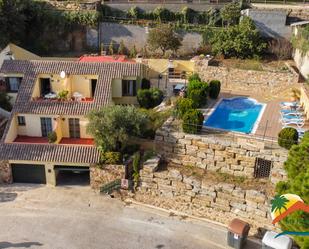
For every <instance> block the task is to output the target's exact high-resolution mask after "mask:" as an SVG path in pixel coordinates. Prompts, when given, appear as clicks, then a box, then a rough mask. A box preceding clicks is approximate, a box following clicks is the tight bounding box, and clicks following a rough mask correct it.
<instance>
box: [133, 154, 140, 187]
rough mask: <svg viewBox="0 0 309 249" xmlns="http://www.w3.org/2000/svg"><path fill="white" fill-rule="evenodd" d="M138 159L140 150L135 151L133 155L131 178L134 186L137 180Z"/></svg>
mask: <svg viewBox="0 0 309 249" xmlns="http://www.w3.org/2000/svg"><path fill="white" fill-rule="evenodd" d="M140 160H141V154H140V152H136V153H135V154H134V156H133V179H134V185H135V187H137V185H138V181H139V166H140Z"/></svg>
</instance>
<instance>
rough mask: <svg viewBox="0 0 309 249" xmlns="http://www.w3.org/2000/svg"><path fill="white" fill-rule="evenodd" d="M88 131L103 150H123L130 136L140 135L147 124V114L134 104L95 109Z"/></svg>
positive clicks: (90, 115) (90, 116)
mask: <svg viewBox="0 0 309 249" xmlns="http://www.w3.org/2000/svg"><path fill="white" fill-rule="evenodd" d="M88 118H89V124H88V126H87V132H89V134H91V135H92V136H93V137H94V141H95V143H96V146H97V147H98V149H99V150H100V151H102V152H106V151H121V150H122V149H124V148H125V147H126V145H127V142H128V140H129V137H130V136H140V135H141V134H142V132H143V129H144V127H145V126H146V124H147V121H148V119H147V115H146V114H145V113H143V112H141V111H140V110H139V109H137V108H135V107H133V106H121V105H110V106H106V107H103V108H101V109H100V110H93V111H92V112H91V113H90V114H89V115H88Z"/></svg>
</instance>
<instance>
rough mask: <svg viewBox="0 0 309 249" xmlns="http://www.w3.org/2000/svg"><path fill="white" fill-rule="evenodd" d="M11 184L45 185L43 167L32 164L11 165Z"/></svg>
mask: <svg viewBox="0 0 309 249" xmlns="http://www.w3.org/2000/svg"><path fill="white" fill-rule="evenodd" d="M11 167H12V175H13V182H22V183H42V184H45V183H46V176H45V166H44V165H33V164H11Z"/></svg>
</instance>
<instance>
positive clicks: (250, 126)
mask: <svg viewBox="0 0 309 249" xmlns="http://www.w3.org/2000/svg"><path fill="white" fill-rule="evenodd" d="M265 106H266V105H265V104H262V103H259V102H257V101H256V100H255V99H251V98H245V97H237V98H231V99H222V100H221V101H220V102H219V103H218V104H217V105H216V106H215V108H214V111H213V112H212V113H211V114H210V116H209V118H207V119H206V120H205V121H204V126H207V127H211V128H217V129H223V130H229V131H237V132H243V133H254V132H255V130H256V128H257V124H258V121H259V120H260V119H261V117H262V114H263V112H264V109H265Z"/></svg>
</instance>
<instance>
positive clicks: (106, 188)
mask: <svg viewBox="0 0 309 249" xmlns="http://www.w3.org/2000/svg"><path fill="white" fill-rule="evenodd" d="M120 188H121V179H116V180H114V181H112V182H109V183H107V184H105V185H103V186H101V187H100V193H103V194H111V193H112V192H113V191H114V190H118V189H120Z"/></svg>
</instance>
